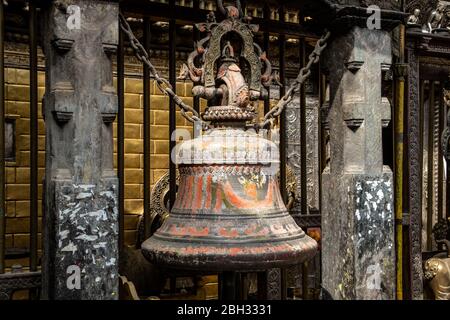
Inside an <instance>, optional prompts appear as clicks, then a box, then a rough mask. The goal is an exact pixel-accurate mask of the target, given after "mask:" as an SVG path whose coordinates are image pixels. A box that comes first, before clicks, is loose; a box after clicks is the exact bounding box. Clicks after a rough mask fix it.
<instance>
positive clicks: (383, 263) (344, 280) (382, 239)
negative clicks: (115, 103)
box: [322, 172, 396, 300]
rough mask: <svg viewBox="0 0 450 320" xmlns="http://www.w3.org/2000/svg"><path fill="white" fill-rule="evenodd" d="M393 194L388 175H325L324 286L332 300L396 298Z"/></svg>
mask: <svg viewBox="0 0 450 320" xmlns="http://www.w3.org/2000/svg"><path fill="white" fill-rule="evenodd" d="M392 194H393V178H392V173H384V174H382V175H379V176H371V175H364V174H343V175H341V176H340V177H339V178H336V176H331V175H330V174H329V173H327V172H325V173H324V174H323V195H322V230H323V235H322V268H323V287H324V289H326V290H327V291H328V292H329V293H330V294H331V296H332V297H333V299H336V300H354V299H370V300H375V299H376V300H387V299H395V285H396V278H395V245H394V244H395V229H394V228H395V226H394V213H393V210H394V208H393V198H392Z"/></svg>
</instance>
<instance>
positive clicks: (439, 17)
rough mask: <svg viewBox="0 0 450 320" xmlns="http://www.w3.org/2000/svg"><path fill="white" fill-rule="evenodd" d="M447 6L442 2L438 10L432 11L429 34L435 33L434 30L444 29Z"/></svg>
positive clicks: (429, 20) (429, 19)
mask: <svg viewBox="0 0 450 320" xmlns="http://www.w3.org/2000/svg"><path fill="white" fill-rule="evenodd" d="M446 7H447V6H446V5H445V4H443V3H442V2H440V3H439V4H438V6H437V8H436V10H434V11H432V12H431V14H430V17H429V18H428V23H427V26H428V32H430V33H431V32H433V30H436V29H440V28H441V27H442V22H443V19H444V13H445V9H446Z"/></svg>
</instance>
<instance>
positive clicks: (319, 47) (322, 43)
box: [258, 31, 331, 128]
mask: <svg viewBox="0 0 450 320" xmlns="http://www.w3.org/2000/svg"><path fill="white" fill-rule="evenodd" d="M330 35H331V33H330V32H329V31H327V32H325V34H324V35H323V36H322V37H321V38H320V39H319V40H318V41H317V43H316V46H315V48H314V51H313V52H312V53H311V54H310V55H309V61H308V64H307V65H306V66H305V67H304V68H302V69H301V70H300V72H299V74H298V76H297V78H296V79H295V81H294V83H292V85H291V86H290V88H289V90H288V91H287V92H286V94H285V95H284V96H283V98H281V99H280V100H279V101H278V103H277V105H276V106H275V107H273V108H272V109H271V110H270V111H269V112H268V113H267V114H266V115H265V117H264V121H263V122H262V123H260V124H259V125H258V127H259V128H264V127H266V126H267V125H269V124H270V123H271V121H272V119H275V118H276V117H278V116H279V115H280V114H281V113H282V112H283V110H284V108H285V107H286V105H288V104H289V103H290V102H291V101H292V100H293V99H294V95H295V94H296V93H298V92H299V91H300V86H301V85H302V84H303V83H304V82H305V81H306V79H308V78H309V77H310V76H311V67H312V66H313V65H314V64H316V63H318V62H319V60H320V55H321V54H322V52H323V50H325V48H326V47H327V40H328V39H329V38H330Z"/></svg>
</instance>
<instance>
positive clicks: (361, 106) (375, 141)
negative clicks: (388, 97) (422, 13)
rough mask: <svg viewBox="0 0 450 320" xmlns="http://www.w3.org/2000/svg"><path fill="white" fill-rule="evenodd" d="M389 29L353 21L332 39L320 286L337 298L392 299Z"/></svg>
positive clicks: (327, 56) (327, 58) (326, 59)
mask: <svg viewBox="0 0 450 320" xmlns="http://www.w3.org/2000/svg"><path fill="white" fill-rule="evenodd" d="M391 60H392V49H391V36H390V33H389V32H387V31H383V30H369V29H367V28H363V27H358V26H355V27H352V28H351V29H349V30H348V31H346V32H345V33H343V34H341V35H336V36H335V37H334V38H333V39H332V40H331V43H330V44H329V47H328V48H327V51H326V54H325V56H324V59H323V61H324V63H325V64H326V68H327V69H328V71H329V80H330V110H329V113H328V119H327V120H328V121H327V122H328V124H329V130H330V153H331V154H330V157H331V159H330V164H329V166H328V167H327V168H326V169H325V171H324V172H323V175H322V181H323V186H322V230H323V239H322V250H323V252H322V259H323V260H322V268H323V287H324V288H325V289H326V290H327V291H328V292H329V293H330V294H331V296H332V297H333V299H395V284H396V281H395V245H394V244H395V242H394V241H395V238H394V234H395V229H394V212H393V175H392V171H391V169H390V168H389V167H386V166H383V146H382V128H383V126H386V125H388V124H389V122H390V120H391V110H390V107H389V106H388V105H387V104H386V103H384V100H383V99H382V71H383V70H385V69H387V68H389V67H390V64H391Z"/></svg>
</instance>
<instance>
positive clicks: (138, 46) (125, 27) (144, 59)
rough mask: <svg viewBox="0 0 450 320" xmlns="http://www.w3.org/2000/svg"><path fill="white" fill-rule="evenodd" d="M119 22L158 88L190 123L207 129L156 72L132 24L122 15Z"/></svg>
mask: <svg viewBox="0 0 450 320" xmlns="http://www.w3.org/2000/svg"><path fill="white" fill-rule="evenodd" d="M119 18H120V19H119V20H120V28H121V29H122V30H123V32H125V34H126V35H127V37H128V39H129V40H130V44H131V47H132V48H133V50H134V52H135V54H136V57H137V58H138V59H139V61H141V62H142V63H144V64H145V65H146V66H147V67H148V68H149V70H150V73H151V75H152V76H153V78H154V79H155V81H156V85H157V86H158V88H159V89H160V90H161V91H162V92H163V93H165V94H167V95H168V96H169V97H171V98H172V99H173V101H174V102H175V104H176V105H178V106H179V107H180V108H181V114H182V115H183V117H185V118H186V119H187V120H188V121H189V122H192V123H198V122H200V123H201V124H202V126H203V127H204V128H206V127H207V126H206V124H205V123H204V122H203V121H202V120H201V118H200V115H199V114H198V112H197V111H196V110H195V109H194V108H192V107H191V106H188V105H187V104H186V103H184V102H183V100H182V99H181V98H180V96H178V95H177V94H176V93H175V92H174V90H173V87H172V85H171V84H170V82H169V81H168V80H167V79H164V78H162V77H161V76H160V75H159V74H158V72H157V71H156V68H155V67H154V66H153V64H152V63H151V62H150V59H149V54H148V52H147V50H145V48H144V46H143V45H142V44H141V43H140V42H139V40H138V39H137V38H136V36H135V35H134V33H133V30H132V29H131V27H130V24H129V23H128V21H127V20H126V18H125V17H124V15H123V14H122V13H119ZM188 112H190V113H192V116H190V115H189V114H188Z"/></svg>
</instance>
